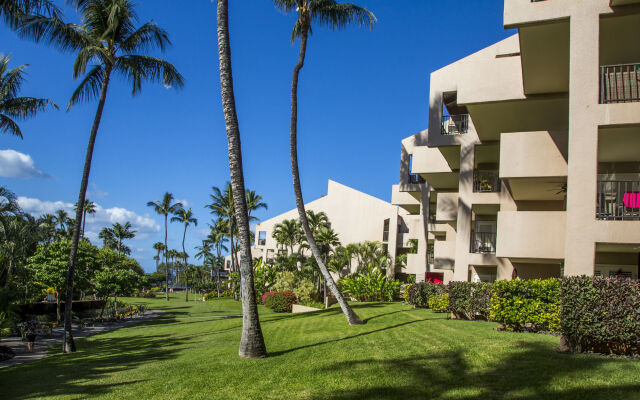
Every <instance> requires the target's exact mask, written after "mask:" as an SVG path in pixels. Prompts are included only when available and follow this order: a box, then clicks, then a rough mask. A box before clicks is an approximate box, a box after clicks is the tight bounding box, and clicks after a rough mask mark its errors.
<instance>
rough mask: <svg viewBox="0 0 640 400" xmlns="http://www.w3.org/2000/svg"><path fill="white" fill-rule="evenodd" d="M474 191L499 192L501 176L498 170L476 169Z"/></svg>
mask: <svg viewBox="0 0 640 400" xmlns="http://www.w3.org/2000/svg"><path fill="white" fill-rule="evenodd" d="M473 191H474V192H476V193H490V192H499V191H500V176H499V174H498V171H474V172H473Z"/></svg>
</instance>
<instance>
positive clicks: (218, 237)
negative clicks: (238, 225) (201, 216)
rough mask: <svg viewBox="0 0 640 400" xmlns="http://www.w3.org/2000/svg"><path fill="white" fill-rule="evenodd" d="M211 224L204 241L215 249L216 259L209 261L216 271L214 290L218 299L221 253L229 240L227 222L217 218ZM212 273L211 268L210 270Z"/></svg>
mask: <svg viewBox="0 0 640 400" xmlns="http://www.w3.org/2000/svg"><path fill="white" fill-rule="evenodd" d="M212 222H213V224H209V235H208V236H207V238H206V239H205V240H206V241H207V243H211V244H212V245H213V246H215V248H216V258H215V259H213V260H211V263H212V265H211V266H212V267H215V269H216V290H217V292H218V297H219V296H220V270H221V269H222V266H223V263H224V259H223V258H222V251H223V250H224V251H228V249H227V246H225V243H226V242H227V241H228V240H229V239H228V235H229V221H228V220H225V219H222V218H218V219H216V220H215V221H212ZM212 272H213V268H212Z"/></svg>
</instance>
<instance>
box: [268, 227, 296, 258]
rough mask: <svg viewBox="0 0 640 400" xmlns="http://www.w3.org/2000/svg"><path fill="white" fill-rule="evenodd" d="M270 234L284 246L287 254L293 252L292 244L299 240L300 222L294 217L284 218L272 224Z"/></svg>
mask: <svg viewBox="0 0 640 400" xmlns="http://www.w3.org/2000/svg"><path fill="white" fill-rule="evenodd" d="M271 236H273V238H274V239H276V241H277V242H278V243H279V244H282V245H283V246H285V248H286V249H287V254H293V246H295V245H297V244H298V242H299V240H300V224H299V223H298V221H297V220H295V219H285V220H283V221H282V222H280V223H278V224H276V225H274V227H273V232H272V233H271Z"/></svg>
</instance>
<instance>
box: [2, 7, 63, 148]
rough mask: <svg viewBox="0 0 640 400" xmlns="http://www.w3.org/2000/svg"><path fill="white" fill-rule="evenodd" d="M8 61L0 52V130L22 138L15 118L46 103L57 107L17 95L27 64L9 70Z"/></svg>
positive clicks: (28, 114) (44, 100)
mask: <svg viewBox="0 0 640 400" xmlns="http://www.w3.org/2000/svg"><path fill="white" fill-rule="evenodd" d="M0 1H3V0H0ZM4 1H6V0H4ZM9 61H11V57H10V56H5V55H2V54H0V132H2V133H7V134H9V135H13V136H16V137H19V138H20V139H22V130H21V129H20V126H19V125H18V123H17V122H16V121H15V120H24V119H27V118H30V117H33V116H35V115H36V114H37V113H38V112H41V111H44V110H46V108H47V106H48V105H52V106H53V107H54V108H55V109H58V106H57V105H56V104H55V103H54V102H52V101H51V100H48V99H38V98H35V97H18V93H20V88H21V87H22V84H23V83H24V70H25V69H26V68H27V66H28V65H20V66H19V67H16V68H14V69H11V70H10V69H8V65H9Z"/></svg>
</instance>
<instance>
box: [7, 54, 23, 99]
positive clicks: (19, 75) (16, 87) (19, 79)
mask: <svg viewBox="0 0 640 400" xmlns="http://www.w3.org/2000/svg"><path fill="white" fill-rule="evenodd" d="M10 59H11V58H10V57H9V56H2V57H0V99H8V98H12V97H16V96H17V95H18V92H19V91H20V88H21V87H22V84H23V83H24V70H25V69H26V68H27V67H28V64H24V65H20V66H19V67H16V68H13V69H12V70H9V71H8V72H7V73H6V74H5V73H4V72H5V71H6V67H7V64H8V63H9V60H10Z"/></svg>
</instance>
